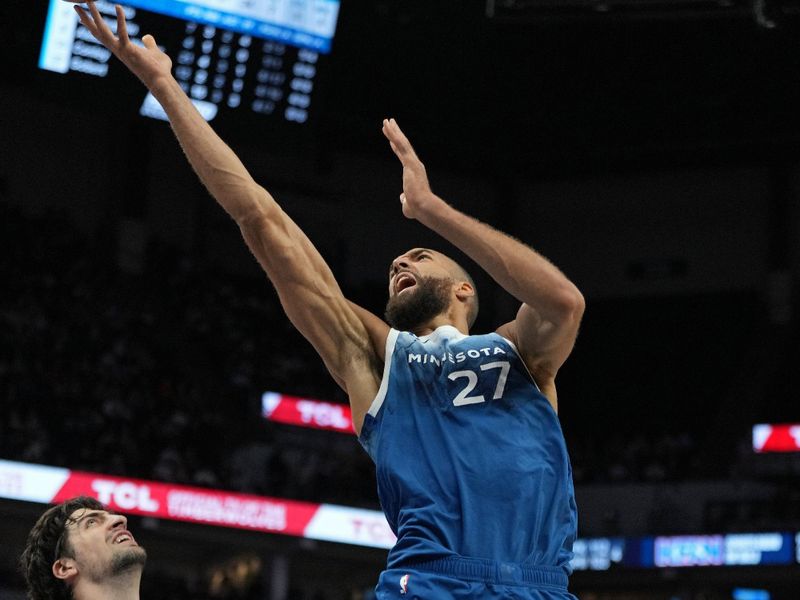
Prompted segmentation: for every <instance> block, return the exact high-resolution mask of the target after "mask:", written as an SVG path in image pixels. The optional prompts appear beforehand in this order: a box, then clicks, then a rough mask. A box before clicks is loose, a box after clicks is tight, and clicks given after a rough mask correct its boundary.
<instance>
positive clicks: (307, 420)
mask: <svg viewBox="0 0 800 600" xmlns="http://www.w3.org/2000/svg"><path fill="white" fill-rule="evenodd" d="M261 414H262V416H263V417H264V418H265V419H269V420H270V421H277V422H279V423H287V424H289V425H299V426H300V427H313V428H315V429H328V430H332V431H340V432H342V433H355V431H354V430H353V419H352V417H351V414H350V407H349V406H346V405H344V404H333V403H330V402H321V401H319V400H309V399H307V398H297V397H295V396H287V395H286V394H279V393H277V392H264V393H263V394H262V395H261Z"/></svg>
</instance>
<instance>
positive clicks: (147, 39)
mask: <svg viewBox="0 0 800 600" xmlns="http://www.w3.org/2000/svg"><path fill="white" fill-rule="evenodd" d="M142 43H143V44H144V47H145V48H147V49H148V50H155V49H156V48H158V44H156V38H154V37H153V36H152V35H150V34H149V33H148V34H147V35H145V36H142Z"/></svg>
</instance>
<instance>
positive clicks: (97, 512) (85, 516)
mask: <svg viewBox="0 0 800 600" xmlns="http://www.w3.org/2000/svg"><path fill="white" fill-rule="evenodd" d="M111 514H112V513H110V512H108V511H105V510H92V511H89V512H87V513H84V514H82V515H81V516H80V517H78V518H77V519H73V520H72V522H73V523H75V526H76V527H77V526H80V524H81V522H82V521H84V520H86V519H88V518H89V517H101V518H103V519H105V518H106V517H109V516H111Z"/></svg>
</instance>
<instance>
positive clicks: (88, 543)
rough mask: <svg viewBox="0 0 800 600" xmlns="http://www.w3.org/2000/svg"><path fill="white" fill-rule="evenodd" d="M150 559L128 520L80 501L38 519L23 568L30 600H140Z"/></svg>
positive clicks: (83, 498)
mask: <svg viewBox="0 0 800 600" xmlns="http://www.w3.org/2000/svg"><path fill="white" fill-rule="evenodd" d="M146 559H147V553H146V552H145V550H144V548H142V547H141V546H139V545H138V544H137V543H136V540H135V539H134V538H133V535H131V533H130V531H128V530H127V519H126V518H125V517H123V516H122V515H118V514H113V513H110V512H108V511H107V510H106V508H105V506H103V505H102V504H101V503H100V502H98V501H97V500H95V499H94V498H89V497H86V496H81V497H78V498H73V499H71V500H67V501H66V502H63V503H61V504H59V505H57V506H54V507H52V508H50V509H48V510H47V511H45V512H44V514H42V516H41V517H39V520H38V521H36V524H35V525H34V526H33V529H31V531H30V533H29V534H28V543H27V546H26V547H25V551H24V552H23V554H22V558H21V561H20V562H21V567H22V571H23V574H24V576H25V580H26V581H27V584H28V596H29V598H30V600H106V599H108V598H115V599H116V600H138V598H139V584H140V581H141V578H142V570H143V569H144V564H145V561H146Z"/></svg>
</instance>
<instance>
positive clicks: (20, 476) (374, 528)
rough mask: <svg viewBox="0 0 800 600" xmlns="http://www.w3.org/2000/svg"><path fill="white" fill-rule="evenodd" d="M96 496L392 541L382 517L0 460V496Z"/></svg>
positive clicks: (173, 512)
mask: <svg viewBox="0 0 800 600" xmlns="http://www.w3.org/2000/svg"><path fill="white" fill-rule="evenodd" d="M80 495H87V496H92V497H94V498H97V499H98V500H100V502H102V503H103V504H105V505H106V506H108V507H109V508H110V509H111V510H117V511H120V512H123V513H126V514H134V515H142V516H149V517H158V518H162V519H170V520H174V521H186V522H190V523H201V524H204V525H217V526H221V527H232V528H237V529H249V530H253V531H263V532H266V533H279V534H283V535H292V536H297V537H305V538H309V539H315V540H324V541H330V542H341V543H345V544H355V545H358V546H370V547H373V548H387V549H388V548H391V547H392V546H393V545H394V543H395V541H396V538H395V536H394V534H393V533H392V530H391V529H390V528H389V524H388V523H387V522H386V518H385V517H384V516H383V513H381V512H379V511H374V510H365V509H358V508H349V507H345V506H335V505H330V504H314V503H310V502H295V501H292V500H283V499H280V498H267V497H262V496H251V495H247V494H237V493H233V492H225V491H220V490H209V489H204V488H195V487H189V486H180V485H172V484H168V483H160V482H157V481H145V480H141V479H130V478H123V477H112V476H107V475H100V474H97V473H85V472H81V471H71V470H69V469H60V468H55V467H46V466H41V465H31V464H26V463H19V462H11V461H4V460H0V497H2V498H10V499H13V500H24V501H28V502H39V503H46V504H47V503H58V502H63V501H64V500H67V499H69V498H72V497H74V496H80Z"/></svg>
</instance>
